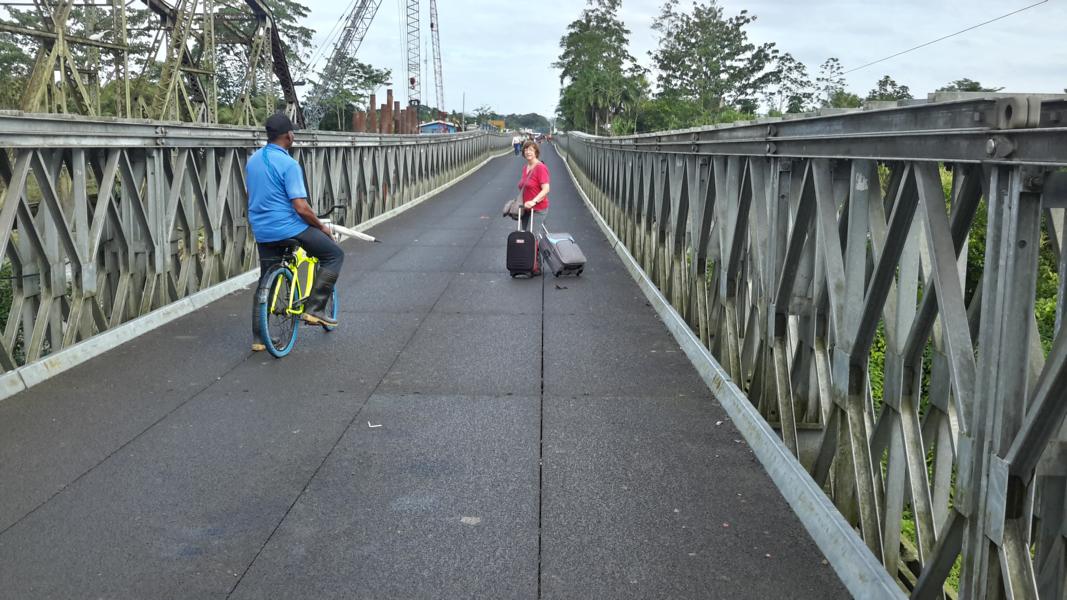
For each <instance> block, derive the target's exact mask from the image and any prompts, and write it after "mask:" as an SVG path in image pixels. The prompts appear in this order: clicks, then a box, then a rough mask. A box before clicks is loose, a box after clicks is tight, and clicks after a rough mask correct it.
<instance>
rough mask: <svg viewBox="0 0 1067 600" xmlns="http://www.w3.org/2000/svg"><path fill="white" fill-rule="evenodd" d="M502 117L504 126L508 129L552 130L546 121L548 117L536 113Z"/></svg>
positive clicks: (542, 131)
mask: <svg viewBox="0 0 1067 600" xmlns="http://www.w3.org/2000/svg"><path fill="white" fill-rule="evenodd" d="M503 119H504V126H505V127H507V128H508V129H529V130H530V131H537V132H540V133H548V132H550V131H551V130H552V125H551V124H550V123H549V122H548V119H546V118H545V117H543V116H541V115H539V114H537V113H526V114H524V115H504V117H503Z"/></svg>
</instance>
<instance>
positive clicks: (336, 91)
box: [311, 56, 392, 131]
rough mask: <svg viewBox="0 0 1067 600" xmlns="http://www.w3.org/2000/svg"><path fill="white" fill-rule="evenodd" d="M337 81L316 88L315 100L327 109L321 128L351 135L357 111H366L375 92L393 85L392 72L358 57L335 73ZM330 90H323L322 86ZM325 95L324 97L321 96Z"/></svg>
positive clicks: (342, 62)
mask: <svg viewBox="0 0 1067 600" xmlns="http://www.w3.org/2000/svg"><path fill="white" fill-rule="evenodd" d="M335 76H336V80H335V81H332V82H319V83H316V84H315V88H314V89H313V90H312V93H311V97H313V98H314V97H321V98H322V105H323V108H324V109H325V111H324V113H323V117H322V120H321V121H319V128H320V129H323V130H327V131H329V130H335V131H347V130H348V128H349V124H350V123H351V122H352V113H353V111H354V110H355V108H356V107H360V106H362V107H363V108H366V103H367V100H368V99H369V96H370V93H371V91H373V90H374V89H375V88H377V87H379V86H381V85H382V84H384V83H386V82H388V81H389V79H390V78H391V77H392V72H391V71H390V70H389V69H376V68H374V67H372V66H370V65H368V64H366V63H363V62H360V61H358V60H356V58H355V57H352V56H345V57H342V58H341V60H340V61H339V62H338V64H337V67H336V70H335ZM324 85H325V86H327V87H326V89H324V90H323V89H321V86H324ZM320 92H322V95H321V96H320V95H319V93H320Z"/></svg>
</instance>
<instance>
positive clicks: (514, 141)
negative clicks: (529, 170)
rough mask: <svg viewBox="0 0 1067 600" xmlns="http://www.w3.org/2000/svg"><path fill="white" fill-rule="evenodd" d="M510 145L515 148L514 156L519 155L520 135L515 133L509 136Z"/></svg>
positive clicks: (520, 147) (520, 146)
mask: <svg viewBox="0 0 1067 600" xmlns="http://www.w3.org/2000/svg"><path fill="white" fill-rule="evenodd" d="M511 147H512V148H514V149H515V156H518V155H519V151H520V150H521V149H522V136H521V135H519V134H517V133H516V134H515V135H513V136H511Z"/></svg>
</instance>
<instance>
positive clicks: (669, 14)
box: [652, 0, 780, 115]
mask: <svg viewBox="0 0 1067 600" xmlns="http://www.w3.org/2000/svg"><path fill="white" fill-rule="evenodd" d="M755 20H756V17H755V15H750V14H749V13H748V11H744V10H743V11H741V12H740V13H739V14H737V15H736V16H733V17H729V18H727V17H726V16H725V15H724V12H723V9H722V8H721V7H719V6H718V5H717V3H716V0H706V3H702V2H694V4H693V8H692V12H684V11H680V10H679V9H678V0H667V1H666V2H665V3H664V4H663V7H662V9H661V11H660V15H659V17H658V18H657V19H656V20H655V22H654V23H653V25H652V29H653V30H655V31H657V32H659V34H660V39H659V45H658V47H657V49H656V51H655V52H653V53H652V61H653V65H654V66H655V67H656V69H657V70H658V71H659V77H658V79H657V83H658V84H659V87H660V95H661V96H665V97H674V98H679V99H683V100H691V101H695V102H697V104H698V106H699V107H700V108H701V110H702V111H703V113H704V114H706V115H714V114H716V113H718V112H720V111H722V110H723V109H725V108H729V107H738V105H739V104H740V103H741V102H742V101H743V100H751V99H752V98H754V97H758V96H759V95H761V94H763V93H765V92H766V90H767V89H768V88H769V87H770V86H771V85H773V84H775V83H777V82H778V79H779V77H780V73H779V71H778V70H777V69H776V68H775V67H776V66H777V62H778V50H777V49H776V48H775V45H774V44H773V43H765V44H761V45H759V46H757V45H755V44H753V43H751V42H750V41H749V40H748V33H747V32H746V31H745V27H746V26H748V25H749V24H750V23H752V22H753V21H755Z"/></svg>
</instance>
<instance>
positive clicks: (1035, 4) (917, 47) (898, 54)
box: [841, 0, 1048, 75]
mask: <svg viewBox="0 0 1067 600" xmlns="http://www.w3.org/2000/svg"><path fill="white" fill-rule="evenodd" d="M1046 2H1048V0H1041V1H1040V2H1035V3H1033V4H1031V5H1030V6H1024V7H1022V8H1020V9H1019V10H1013V11H1011V12H1010V13H1007V14H1003V15H1000V16H999V17H996V18H995V19H990V20H988V21H985V22H982V23H979V24H977V25H972V26H970V27H968V28H967V29H961V30H959V31H957V32H956V33H950V34H948V35H946V36H942V37H939V38H937V39H936V40H931V41H929V42H926V43H925V44H919V45H918V46H915V47H914V48H908V49H907V50H902V51H900V52H897V53H896V54H893V55H891V56H887V57H885V58H879V59H878V60H876V61H873V62H869V63H867V64H865V65H863V66H860V67H856V68H855V69H849V70H847V71H844V72H842V73H841V74H842V75H845V74H847V73H851V72H853V71H859V70H860V69H866V68H867V67H869V66H871V65H876V64H878V63H880V62H884V61H887V60H889V59H891V58H896V57H898V56H900V55H901V54H907V53H908V52H911V51H912V50H918V49H919V48H923V47H925V46H929V45H930V44H936V43H937V42H940V41H941V40H947V39H948V38H950V37H953V36H957V35H959V34H961V33H966V32H968V31H970V30H972V29H978V28H979V27H981V26H983V25H988V24H990V23H992V22H994V21H999V20H1001V19H1004V18H1007V17H1010V16H1012V15H1014V14H1018V13H1021V12H1023V11H1024V10H1028V9H1031V8H1033V7H1035V6H1037V5H1039V4H1044V3H1046Z"/></svg>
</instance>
